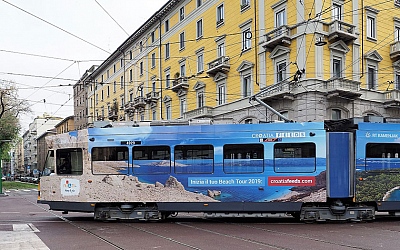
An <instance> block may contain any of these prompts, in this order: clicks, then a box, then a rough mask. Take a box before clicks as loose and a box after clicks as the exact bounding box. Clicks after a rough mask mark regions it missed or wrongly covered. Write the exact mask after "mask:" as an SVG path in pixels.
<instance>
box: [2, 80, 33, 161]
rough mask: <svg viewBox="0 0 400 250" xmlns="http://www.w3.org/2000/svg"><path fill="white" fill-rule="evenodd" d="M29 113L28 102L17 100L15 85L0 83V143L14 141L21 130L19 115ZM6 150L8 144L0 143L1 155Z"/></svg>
mask: <svg viewBox="0 0 400 250" xmlns="http://www.w3.org/2000/svg"><path fill="white" fill-rule="evenodd" d="M30 112H31V109H30V107H29V104H28V101H27V100H22V99H20V98H19V96H18V89H17V88H16V84H15V83H14V82H11V81H8V82H6V81H0V141H4V140H7V141H9V140H11V141H13V140H14V139H16V138H17V137H18V134H19V131H20V129H21V125H20V121H19V117H20V115H21V114H28V113H30ZM8 148H9V143H0V150H1V152H2V154H3V152H4V151H6V150H7V149H8ZM6 152H7V151H6Z"/></svg>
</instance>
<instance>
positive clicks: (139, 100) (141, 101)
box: [133, 96, 146, 108]
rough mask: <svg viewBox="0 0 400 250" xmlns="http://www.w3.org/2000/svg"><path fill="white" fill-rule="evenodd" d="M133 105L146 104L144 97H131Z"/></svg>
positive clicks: (142, 105)
mask: <svg viewBox="0 0 400 250" xmlns="http://www.w3.org/2000/svg"><path fill="white" fill-rule="evenodd" d="M133 106H134V107H135V108H138V107H144V106H146V98H144V97H143V96H137V97H135V99H133Z"/></svg>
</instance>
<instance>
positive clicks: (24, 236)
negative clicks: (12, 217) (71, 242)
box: [0, 223, 50, 250]
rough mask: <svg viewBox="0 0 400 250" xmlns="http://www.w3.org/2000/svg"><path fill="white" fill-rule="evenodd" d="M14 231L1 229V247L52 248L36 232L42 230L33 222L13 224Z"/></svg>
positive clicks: (33, 249) (11, 248)
mask: <svg viewBox="0 0 400 250" xmlns="http://www.w3.org/2000/svg"><path fill="white" fill-rule="evenodd" d="M12 227H13V231H0V248H1V249H7V250H18V249H32V250H50V249H49V248H48V247H47V246H46V244H44V242H43V241H42V240H41V239H40V238H39V237H38V236H37V235H36V234H35V233H37V232H40V231H39V230H38V229H37V228H36V227H35V226H34V225H33V224H32V223H28V224H26V223H25V224H13V225H12Z"/></svg>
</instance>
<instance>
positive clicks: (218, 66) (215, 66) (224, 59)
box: [207, 56, 231, 75]
mask: <svg viewBox="0 0 400 250" xmlns="http://www.w3.org/2000/svg"><path fill="white" fill-rule="evenodd" d="M230 68H231V65H230V63H229V57H228V56H221V57H219V58H217V59H215V60H214V61H212V62H210V63H208V70H207V74H211V75H215V74H217V73H218V72H223V73H228V72H229V70H230Z"/></svg>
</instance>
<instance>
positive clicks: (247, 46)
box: [242, 28, 252, 50]
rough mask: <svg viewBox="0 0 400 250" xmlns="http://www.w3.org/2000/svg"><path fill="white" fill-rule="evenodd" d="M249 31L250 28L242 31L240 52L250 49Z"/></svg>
mask: <svg viewBox="0 0 400 250" xmlns="http://www.w3.org/2000/svg"><path fill="white" fill-rule="evenodd" d="M251 37H252V34H251V30H250V28H248V29H246V30H244V31H242V50H248V49H251Z"/></svg>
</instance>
